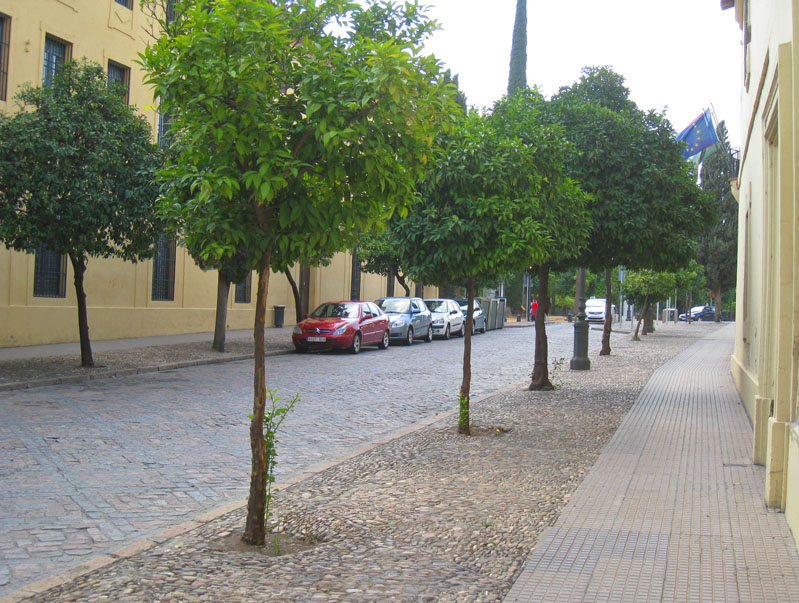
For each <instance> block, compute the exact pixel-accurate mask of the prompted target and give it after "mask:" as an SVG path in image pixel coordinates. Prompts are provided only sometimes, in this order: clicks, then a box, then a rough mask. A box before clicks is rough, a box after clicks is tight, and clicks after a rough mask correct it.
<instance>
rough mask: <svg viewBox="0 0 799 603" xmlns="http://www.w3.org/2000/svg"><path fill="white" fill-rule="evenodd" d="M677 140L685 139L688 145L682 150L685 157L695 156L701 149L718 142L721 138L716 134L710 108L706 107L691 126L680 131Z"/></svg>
mask: <svg viewBox="0 0 799 603" xmlns="http://www.w3.org/2000/svg"><path fill="white" fill-rule="evenodd" d="M677 140H681V141H683V142H684V143H685V145H686V147H687V148H686V149H685V150H684V151H683V152H682V158H683V159H688V158H689V157H693V156H694V155H696V154H697V153H699V152H700V151H703V150H704V149H706V148H708V147H710V146H713V145H714V144H716V143H717V142H718V141H719V138H718V136H716V128H715V127H713V118H712V117H711V116H710V109H706V110H705V112H704V113H702V115H700V116H699V117H697V118H696V119H695V120H694V121H693V122H691V125H690V126H688V127H687V128H685V130H683V131H682V132H680V134H679V136H677Z"/></svg>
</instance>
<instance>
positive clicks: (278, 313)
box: [275, 306, 286, 329]
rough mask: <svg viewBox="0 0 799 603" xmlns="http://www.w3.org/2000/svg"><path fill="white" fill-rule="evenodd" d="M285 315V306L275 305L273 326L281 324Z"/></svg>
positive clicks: (276, 326)
mask: <svg viewBox="0 0 799 603" xmlns="http://www.w3.org/2000/svg"><path fill="white" fill-rule="evenodd" d="M285 316H286V306H275V328H276V329H279V328H280V327H282V326H283V319H284V318H285Z"/></svg>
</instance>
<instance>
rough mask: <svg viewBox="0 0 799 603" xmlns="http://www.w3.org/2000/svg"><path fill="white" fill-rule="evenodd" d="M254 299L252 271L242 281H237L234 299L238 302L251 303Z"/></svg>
mask: <svg viewBox="0 0 799 603" xmlns="http://www.w3.org/2000/svg"><path fill="white" fill-rule="evenodd" d="M251 299H252V272H250V273H249V274H248V275H247V278H245V279H244V280H243V281H241V282H240V283H236V297H235V299H234V301H235V302H236V303H237V304H249V303H250V300H251Z"/></svg>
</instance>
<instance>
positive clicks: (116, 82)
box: [108, 61, 130, 102]
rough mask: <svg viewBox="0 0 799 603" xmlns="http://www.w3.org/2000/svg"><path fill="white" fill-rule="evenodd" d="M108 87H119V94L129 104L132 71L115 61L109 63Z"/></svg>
mask: <svg viewBox="0 0 799 603" xmlns="http://www.w3.org/2000/svg"><path fill="white" fill-rule="evenodd" d="M108 85H109V86H112V85H113V86H117V87H118V88H119V94H120V96H121V97H122V98H124V99H125V102H128V97H129V95H130V69H129V68H127V67H125V66H124V65H120V64H119V63H114V61H108Z"/></svg>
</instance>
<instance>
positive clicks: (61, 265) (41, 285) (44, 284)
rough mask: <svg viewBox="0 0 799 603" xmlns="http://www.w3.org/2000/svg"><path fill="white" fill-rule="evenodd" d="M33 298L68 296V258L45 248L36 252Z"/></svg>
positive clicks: (40, 248)
mask: <svg viewBox="0 0 799 603" xmlns="http://www.w3.org/2000/svg"><path fill="white" fill-rule="evenodd" d="M33 296H34V297H66V296H67V256H65V255H61V254H60V253H56V252H54V251H50V250H49V249H46V248H45V247H39V248H38V249H37V250H36V258H35V260H34V264H33Z"/></svg>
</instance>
